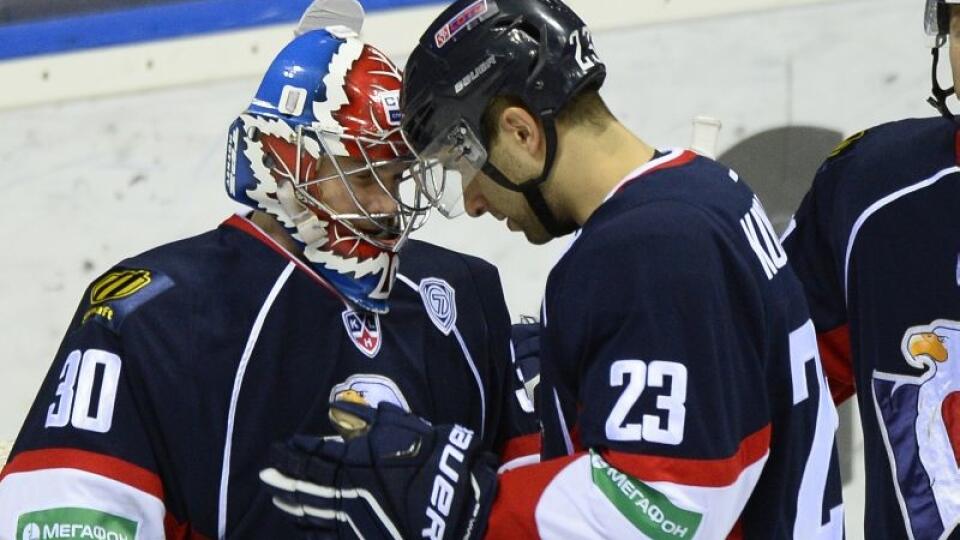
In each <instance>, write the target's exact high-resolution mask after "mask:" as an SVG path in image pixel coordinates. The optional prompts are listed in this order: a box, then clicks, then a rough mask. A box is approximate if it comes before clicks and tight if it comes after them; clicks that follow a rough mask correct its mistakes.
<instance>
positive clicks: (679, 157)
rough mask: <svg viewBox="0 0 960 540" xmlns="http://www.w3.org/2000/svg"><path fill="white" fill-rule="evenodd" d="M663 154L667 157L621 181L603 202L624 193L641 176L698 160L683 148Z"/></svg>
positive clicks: (638, 169) (630, 174) (646, 165)
mask: <svg viewBox="0 0 960 540" xmlns="http://www.w3.org/2000/svg"><path fill="white" fill-rule="evenodd" d="M661 152H664V153H665V154H666V155H664V156H661V157H658V158H657V159H651V160H650V161H648V162H646V163H644V164H643V165H641V166H639V167H637V168H636V169H634V170H633V171H631V172H630V173H629V174H627V175H626V176H624V177H623V180H621V181H620V182H619V183H618V184H617V185H616V186H614V187H613V189H612V190H610V193H608V194H607V196H606V197H605V198H604V199H603V202H607V201H609V200H610V199H612V198H613V197H614V196H615V195H617V194H618V193H620V192H621V191H623V190H624V188H626V187H627V185H629V184H631V183H632V182H633V181H634V180H637V179H638V178H640V177H641V176H644V175H647V174H650V173H653V172H655V171H660V170H663V169H672V168H674V167H682V166H684V165H686V164H687V163H690V162H691V161H693V160H694V159H696V158H697V154H696V153H695V152H693V151H691V150H684V149H682V148H669V149H666V150H661Z"/></svg>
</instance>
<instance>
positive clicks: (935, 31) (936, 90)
mask: <svg viewBox="0 0 960 540" xmlns="http://www.w3.org/2000/svg"><path fill="white" fill-rule="evenodd" d="M951 4H960V0H926V8H925V9H924V11H923V29H924V30H925V31H926V33H927V35H928V36H930V37H931V38H933V39H934V42H933V44H932V46H931V51H932V52H933V68H932V73H931V78H932V80H933V90H932V94H933V95H932V96H930V97H929V98H927V103H929V104H930V105H933V107H934V108H935V109H937V110H938V111H940V114H942V115H944V116H946V117H947V118H950V119H953V113H951V112H950V109H949V108H948V107H947V98H948V97H950V96H952V95H953V93H954V92H953V90H954V89H953V87H950V88H943V87H942V86H940V81H939V80H938V79H937V64H939V63H940V48H941V47H943V45H944V44H946V42H947V34H949V33H950V5H951Z"/></svg>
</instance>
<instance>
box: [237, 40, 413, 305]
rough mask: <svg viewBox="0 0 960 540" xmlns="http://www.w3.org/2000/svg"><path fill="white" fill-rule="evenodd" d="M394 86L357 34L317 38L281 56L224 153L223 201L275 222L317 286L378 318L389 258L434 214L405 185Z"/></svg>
mask: <svg viewBox="0 0 960 540" xmlns="http://www.w3.org/2000/svg"><path fill="white" fill-rule="evenodd" d="M400 87H401V75H400V71H399V70H398V69H397V67H396V66H395V65H394V64H393V63H392V62H391V61H390V60H389V59H388V58H387V57H386V56H385V55H384V54H383V53H381V52H380V51H378V50H377V49H375V48H373V47H371V46H369V45H366V44H364V43H363V42H362V41H360V40H359V39H357V37H356V34H352V33H348V32H346V31H345V30H344V31H339V30H337V29H333V28H331V29H326V30H314V31H312V32H308V33H305V34H303V35H301V36H298V37H297V38H295V39H294V40H293V41H292V42H291V43H290V44H289V45H287V46H286V47H285V48H284V49H283V50H282V51H281V52H280V53H279V54H278V55H277V57H276V59H274V61H273V63H272V64H271V66H270V68H269V69H268V70H267V72H266V75H265V76H264V77H263V81H262V82H261V84H260V88H259V90H258V91H257V94H256V97H255V98H254V99H253V102H252V103H251V104H250V106H249V107H248V108H247V110H246V111H245V112H244V113H242V114H241V115H240V117H239V118H237V120H236V121H234V123H233V125H232V126H231V127H230V133H229V139H228V143H227V168H226V184H227V185H226V188H227V192H228V193H229V194H230V196H231V197H232V198H233V199H235V200H236V201H238V202H240V203H242V204H244V205H246V206H249V207H251V208H253V209H256V210H260V211H263V212H267V213H269V214H270V215H272V216H274V217H275V218H276V219H277V220H278V221H279V222H280V223H281V224H283V226H284V227H285V228H286V230H287V231H288V232H289V233H290V234H291V236H292V237H293V239H294V240H295V241H296V242H297V243H298V244H299V245H300V246H301V247H302V248H303V256H304V258H306V259H307V261H309V263H310V264H311V266H312V267H313V268H314V269H315V270H316V271H317V272H318V273H319V274H320V275H321V276H322V277H323V278H325V279H326V280H327V281H328V282H330V284H332V285H333V286H334V287H335V288H336V289H337V290H338V291H340V293H341V294H343V295H344V296H345V297H347V298H348V299H349V300H350V301H352V302H353V303H355V304H356V305H358V306H359V307H361V308H363V309H366V310H369V311H375V312H380V313H385V312H387V309H388V308H387V298H388V296H389V294H390V290H391V288H392V286H393V282H394V278H395V276H396V271H397V264H398V256H397V253H398V252H399V251H400V248H401V247H402V246H403V243H404V241H405V240H406V239H407V237H408V235H409V234H410V233H411V232H412V231H413V230H415V229H417V228H418V227H420V226H422V225H423V224H424V222H425V221H426V217H427V215H428V211H429V209H430V203H429V201H428V200H427V199H426V198H425V197H424V196H423V192H422V190H421V189H420V185H419V184H418V183H417V182H416V181H410V182H403V185H402V186H401V181H402V180H404V179H405V178H408V177H409V173H408V169H407V168H408V166H409V165H410V163H411V161H412V160H411V158H410V152H409V148H408V146H407V144H406V142H405V140H404V138H403V135H402V133H401V131H400V108H399V98H400ZM401 193H402V194H403V195H401Z"/></svg>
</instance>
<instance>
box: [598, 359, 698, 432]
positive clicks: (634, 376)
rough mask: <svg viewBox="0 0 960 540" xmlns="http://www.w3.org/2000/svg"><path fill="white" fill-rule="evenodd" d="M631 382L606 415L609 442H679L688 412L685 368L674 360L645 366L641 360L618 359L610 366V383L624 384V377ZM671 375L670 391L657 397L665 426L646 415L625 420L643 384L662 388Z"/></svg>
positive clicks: (656, 417) (658, 420)
mask: <svg viewBox="0 0 960 540" xmlns="http://www.w3.org/2000/svg"><path fill="white" fill-rule="evenodd" d="M625 375H629V376H630V381H629V382H628V383H627V387H626V388H625V389H624V390H623V393H622V394H620V399H618V400H617V402H616V403H615V404H614V406H613V410H611V411H610V416H608V417H607V424H606V432H607V439H610V440H611V441H644V440H646V441H650V442H655V443H661V444H672V445H676V444H680V442H681V441H683V425H684V421H685V419H686V415H687V409H686V407H685V406H684V404H685V403H686V401H687V367H686V366H684V365H683V364H678V363H676V362H664V361H661V360H655V361H653V362H650V364H649V365H647V363H646V362H644V361H643V360H618V361H616V362H614V363H613V364H612V365H611V366H610V386H613V387H615V388H616V387H619V386H623V383H624V376H625ZM666 376H669V377H670V392H669V393H668V394H666V395H661V396H657V409H658V410H662V411H667V425H666V427H662V426H661V425H660V423H661V422H660V417H659V416H658V415H655V414H645V415H643V417H642V419H641V420H642V421H641V422H637V423H627V422H626V418H627V414H629V413H630V410H631V409H633V406H634V405H635V404H636V402H637V400H638V399H640V395H641V394H642V393H643V391H644V389H645V388H646V387H651V388H663V387H664V384H665V382H666V381H665V379H664V377H666Z"/></svg>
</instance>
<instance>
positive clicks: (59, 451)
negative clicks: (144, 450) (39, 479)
mask: <svg viewBox="0 0 960 540" xmlns="http://www.w3.org/2000/svg"><path fill="white" fill-rule="evenodd" d="M47 469H77V470H81V471H86V472H88V473H92V474H96V475H99V476H103V477H105V478H110V479H111V480H116V481H117V482H120V483H123V484H126V485H128V486H130V487H132V488H135V489H138V490H140V491H142V492H144V493H147V494H149V495H153V496H154V497H156V498H158V499H160V500H161V501H162V500H163V483H162V482H161V481H160V477H159V476H157V475H156V474H154V473H153V472H151V471H149V470H147V469H144V468H143V467H140V466H138V465H134V464H133V463H130V462H128V461H124V460H122V459H118V458H115V457H112V456H107V455H104V454H98V453H96V452H88V451H86V450H77V449H74V448H49V449H44V450H30V451H27V452H21V453H19V454H17V455H16V456H14V458H13V460H12V461H10V463H7V466H6V467H4V468H3V472H2V473H0V481H3V479H4V478H6V477H7V475H10V474H16V473H25V472H31V471H42V470H47Z"/></svg>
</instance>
